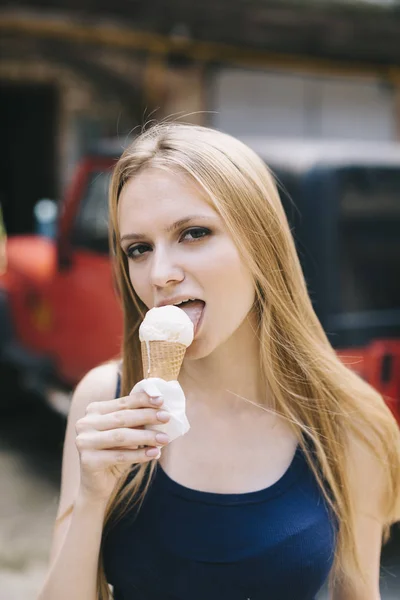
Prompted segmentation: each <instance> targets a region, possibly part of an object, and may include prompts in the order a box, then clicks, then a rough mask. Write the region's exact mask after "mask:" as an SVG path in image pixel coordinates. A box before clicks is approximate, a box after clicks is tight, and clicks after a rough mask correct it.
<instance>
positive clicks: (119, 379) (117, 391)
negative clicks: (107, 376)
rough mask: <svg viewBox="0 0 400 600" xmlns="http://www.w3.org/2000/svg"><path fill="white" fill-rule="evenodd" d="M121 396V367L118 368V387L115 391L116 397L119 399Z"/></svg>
mask: <svg viewBox="0 0 400 600" xmlns="http://www.w3.org/2000/svg"><path fill="white" fill-rule="evenodd" d="M120 396H121V371H120V370H119V366H118V371H117V387H116V389H115V397H116V398H119V397H120Z"/></svg>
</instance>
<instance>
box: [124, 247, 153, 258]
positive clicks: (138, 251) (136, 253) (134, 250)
mask: <svg viewBox="0 0 400 600" xmlns="http://www.w3.org/2000/svg"><path fill="white" fill-rule="evenodd" d="M147 250H149V246H146V245H145V244H138V245H137V246H131V247H130V248H128V250H127V251H126V254H127V256H128V258H140V257H141V256H143V255H144V253H145V252H147Z"/></svg>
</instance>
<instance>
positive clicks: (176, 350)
mask: <svg viewBox="0 0 400 600" xmlns="http://www.w3.org/2000/svg"><path fill="white" fill-rule="evenodd" d="M141 347H142V363H143V377H144V378H145V379H148V378H149V377H160V379H164V380H165V381H174V380H176V379H178V375H179V371H180V370H181V366H182V362H183V358H184V356H185V352H186V346H184V345H183V344H177V343H176V342H165V341H155V342H147V344H146V342H141ZM147 348H148V349H149V350H147ZM148 353H149V354H150V357H149V356H148ZM149 358H150V360H149Z"/></svg>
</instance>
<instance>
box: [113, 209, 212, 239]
mask: <svg viewBox="0 0 400 600" xmlns="http://www.w3.org/2000/svg"><path fill="white" fill-rule="evenodd" d="M209 218H210V217H208V216H207V215H190V216H189V217H185V218H184V219H179V221H175V223H172V225H169V226H168V227H166V228H165V232H166V233H171V232H172V231H176V229H179V228H180V227H183V226H184V225H187V224H188V223H189V222H190V221H195V220H196V221H198V220H199V219H202V220H204V219H209ZM145 237H146V236H145V234H144V233H126V234H125V235H123V236H122V237H121V240H120V241H121V242H123V241H124V240H130V241H132V240H142V239H143V238H145Z"/></svg>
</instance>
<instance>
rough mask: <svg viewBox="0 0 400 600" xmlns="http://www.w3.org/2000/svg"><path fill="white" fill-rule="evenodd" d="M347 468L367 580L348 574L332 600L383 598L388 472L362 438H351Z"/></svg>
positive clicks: (360, 554) (359, 548)
mask: <svg viewBox="0 0 400 600" xmlns="http://www.w3.org/2000/svg"><path fill="white" fill-rule="evenodd" d="M348 469H349V481H350V485H351V492H352V496H353V502H354V507H355V515H356V516H355V520H356V522H355V528H356V544H357V548H358V555H359V560H360V566H361V569H362V572H363V574H364V576H365V580H366V581H365V583H363V582H362V581H359V580H357V581H355V580H354V578H352V577H351V576H348V577H347V579H345V580H343V582H342V583H341V584H340V585H337V586H336V587H335V589H334V591H333V594H332V597H331V600H381V595H380V591H379V572H380V557H381V548H382V531H383V524H384V522H385V515H384V508H383V507H384V495H385V489H386V481H385V473H384V469H383V467H382V465H381V464H380V462H379V461H378V459H377V457H376V456H375V455H374V454H373V453H372V452H371V451H370V450H369V449H368V448H367V447H366V446H365V444H363V443H362V442H361V441H358V440H357V441H356V440H354V441H352V442H351V444H350V449H349V453H348Z"/></svg>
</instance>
